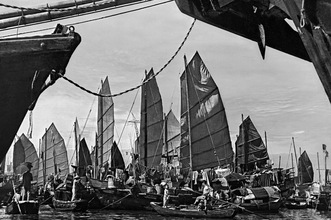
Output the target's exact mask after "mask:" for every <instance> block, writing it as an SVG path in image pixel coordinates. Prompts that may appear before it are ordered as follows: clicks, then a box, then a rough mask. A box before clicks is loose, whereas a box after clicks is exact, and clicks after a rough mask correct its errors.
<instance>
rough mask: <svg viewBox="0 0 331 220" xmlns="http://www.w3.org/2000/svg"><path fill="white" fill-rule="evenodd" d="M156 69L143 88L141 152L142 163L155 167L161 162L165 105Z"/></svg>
mask: <svg viewBox="0 0 331 220" xmlns="http://www.w3.org/2000/svg"><path fill="white" fill-rule="evenodd" d="M153 76H154V71H153V69H151V70H150V71H149V73H148V74H147V76H146V78H145V81H146V80H147V79H150V80H149V81H148V82H146V83H144V84H143V86H142V88H141V113H140V137H139V154H140V160H139V161H140V164H141V165H143V166H145V167H155V166H158V165H159V164H160V162H161V156H162V146H163V106H162V98H161V94H160V91H159V87H158V85H157V82H156V79H155V78H152V77H153Z"/></svg>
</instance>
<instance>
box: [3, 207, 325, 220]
mask: <svg viewBox="0 0 331 220" xmlns="http://www.w3.org/2000/svg"><path fill="white" fill-rule="evenodd" d="M0 219H3V220H35V219H41V220H44V219H48V220H62V219H71V220H77V219H91V220H133V219H138V220H155V219H157V220H170V219H171V220H172V219H174V220H179V219H182V218H174V217H163V216H160V215H158V214H157V213H155V212H146V211H143V212H140V211H124V210H123V211H107V210H92V211H88V212H85V213H72V212H58V211H56V210H53V209H51V208H49V207H47V206H42V207H41V209H40V212H39V215H6V214H5V209H4V208H1V209H0ZM234 219H235V220H258V219H273V220H279V219H281V220H302V219H314V220H320V219H321V220H322V219H331V213H328V212H319V211H315V210H313V209H304V210H288V209H281V210H280V212H279V213H275V214H268V213H263V214H262V213H261V214H258V215H253V214H239V215H237V216H236V217H235V218H234Z"/></svg>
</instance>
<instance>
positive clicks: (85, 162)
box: [78, 138, 92, 176]
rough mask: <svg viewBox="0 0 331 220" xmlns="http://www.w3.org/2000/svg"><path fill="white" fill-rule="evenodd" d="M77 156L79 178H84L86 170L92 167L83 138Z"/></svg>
mask: <svg viewBox="0 0 331 220" xmlns="http://www.w3.org/2000/svg"><path fill="white" fill-rule="evenodd" d="M78 152H79V154H78V167H79V174H78V175H79V176H85V174H86V168H87V166H89V165H92V160H91V154H90V151H89V149H88V146H87V144H86V140H85V138H83V139H82V140H81V141H80V143H79V151H78Z"/></svg>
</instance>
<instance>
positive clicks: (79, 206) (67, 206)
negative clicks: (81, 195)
mask: <svg viewBox="0 0 331 220" xmlns="http://www.w3.org/2000/svg"><path fill="white" fill-rule="evenodd" d="M52 202H53V204H52V208H54V209H55V210H58V211H73V212H85V211H86V210H87V206H88V202H87V201H86V200H83V199H80V200H75V201H64V200H58V199H55V198H54V197H53V201H52Z"/></svg>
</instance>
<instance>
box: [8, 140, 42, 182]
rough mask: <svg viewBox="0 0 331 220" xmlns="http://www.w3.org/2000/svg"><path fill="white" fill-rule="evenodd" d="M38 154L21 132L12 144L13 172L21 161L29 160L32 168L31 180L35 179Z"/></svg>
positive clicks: (36, 176)
mask: <svg viewBox="0 0 331 220" xmlns="http://www.w3.org/2000/svg"><path fill="white" fill-rule="evenodd" d="M38 161H39V158H38V155H37V151H36V148H35V147H34V145H33V144H32V143H31V141H30V140H29V139H28V138H27V137H26V136H25V134H22V135H21V136H20V137H19V139H18V140H17V142H16V143H15V144H14V152H13V168H14V172H15V171H16V168H18V167H19V166H20V165H21V164H22V163H23V162H31V164H32V166H33V167H32V168H31V173H32V177H33V180H37V178H38V165H39V164H38Z"/></svg>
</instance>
